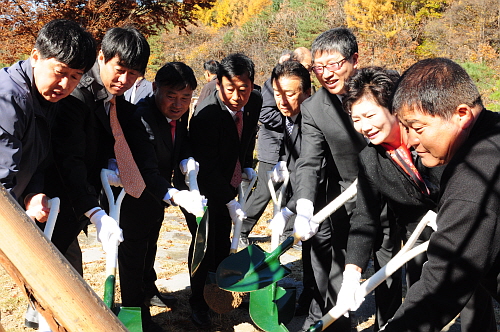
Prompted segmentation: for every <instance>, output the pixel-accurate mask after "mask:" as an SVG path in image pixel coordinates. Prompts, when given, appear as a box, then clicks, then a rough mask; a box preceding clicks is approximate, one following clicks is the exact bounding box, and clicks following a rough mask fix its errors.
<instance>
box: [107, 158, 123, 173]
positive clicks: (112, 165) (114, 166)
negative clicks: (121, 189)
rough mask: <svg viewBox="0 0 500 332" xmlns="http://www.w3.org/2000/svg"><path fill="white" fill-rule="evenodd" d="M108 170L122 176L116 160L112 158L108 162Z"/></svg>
mask: <svg viewBox="0 0 500 332" xmlns="http://www.w3.org/2000/svg"><path fill="white" fill-rule="evenodd" d="M108 169H110V170H112V171H114V172H115V173H116V175H118V176H120V171H119V170H118V162H117V161H116V159H115V158H110V159H109V160H108Z"/></svg>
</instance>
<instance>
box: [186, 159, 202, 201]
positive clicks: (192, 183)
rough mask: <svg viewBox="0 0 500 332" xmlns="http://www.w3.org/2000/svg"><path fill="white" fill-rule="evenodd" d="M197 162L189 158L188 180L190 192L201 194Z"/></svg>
mask: <svg viewBox="0 0 500 332" xmlns="http://www.w3.org/2000/svg"><path fill="white" fill-rule="evenodd" d="M195 163H196V161H195V160H194V159H193V158H189V159H188V161H187V168H188V170H189V171H188V174H187V175H188V178H189V190H190V191H197V192H198V193H200V189H199V188H198V180H197V177H198V172H197V171H196V165H195Z"/></svg>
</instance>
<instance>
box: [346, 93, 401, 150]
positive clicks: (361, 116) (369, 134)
mask: <svg viewBox="0 0 500 332" xmlns="http://www.w3.org/2000/svg"><path fill="white" fill-rule="evenodd" d="M351 118H352V121H353V123H354V129H356V131H357V132H358V133H360V134H362V135H363V136H365V137H366V138H368V139H369V140H370V142H371V143H372V144H375V145H379V144H382V143H386V144H389V145H391V146H392V147H396V148H397V147H399V145H400V144H401V132H400V128H399V121H398V119H397V117H396V116H395V115H392V114H391V113H390V112H389V110H388V109H387V108H385V107H382V106H380V105H379V104H378V103H376V102H375V101H374V100H373V99H372V98H363V99H360V100H359V101H357V102H356V103H354V104H353V105H352V107H351Z"/></svg>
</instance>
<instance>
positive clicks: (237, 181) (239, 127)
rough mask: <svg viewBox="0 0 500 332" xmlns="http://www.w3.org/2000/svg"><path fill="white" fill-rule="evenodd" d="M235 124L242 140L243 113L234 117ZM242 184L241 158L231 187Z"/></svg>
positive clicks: (235, 168)
mask: <svg viewBox="0 0 500 332" xmlns="http://www.w3.org/2000/svg"><path fill="white" fill-rule="evenodd" d="M234 124H235V125H236V130H237V131H238V137H239V138H240V139H241V132H242V131H243V112H242V111H238V112H236V114H235V116H234ZM240 183H241V164H240V157H239V155H238V159H236V166H235V167H234V172H233V177H232V178H231V185H232V186H233V187H235V188H237V187H238V186H239V185H240Z"/></svg>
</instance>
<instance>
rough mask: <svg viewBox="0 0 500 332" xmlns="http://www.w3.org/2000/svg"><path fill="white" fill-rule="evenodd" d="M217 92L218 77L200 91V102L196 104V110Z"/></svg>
mask: <svg viewBox="0 0 500 332" xmlns="http://www.w3.org/2000/svg"><path fill="white" fill-rule="evenodd" d="M215 90H217V77H214V78H213V79H212V80H211V81H210V82H208V83H207V84H205V85H204V86H203V88H202V89H201V91H200V95H199V96H198V101H197V102H196V106H195V109H196V108H198V105H201V102H202V101H203V99H205V98H207V97H208V96H210V95H211V94H212V93H214V91H215Z"/></svg>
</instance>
